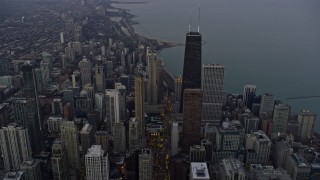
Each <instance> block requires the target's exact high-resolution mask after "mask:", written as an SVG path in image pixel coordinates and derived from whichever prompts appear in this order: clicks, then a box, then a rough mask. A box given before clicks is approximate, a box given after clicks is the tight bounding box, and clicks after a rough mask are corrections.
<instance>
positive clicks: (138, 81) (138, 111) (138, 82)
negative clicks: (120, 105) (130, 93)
mask: <svg viewBox="0 0 320 180" xmlns="http://www.w3.org/2000/svg"><path fill="white" fill-rule="evenodd" d="M134 90H135V93H134V94H135V96H134V102H135V117H136V120H137V121H138V125H139V128H138V137H139V139H140V138H141V139H142V140H144V139H145V119H144V116H145V105H144V93H145V92H144V79H143V77H142V76H141V75H139V76H136V77H135V79H134Z"/></svg>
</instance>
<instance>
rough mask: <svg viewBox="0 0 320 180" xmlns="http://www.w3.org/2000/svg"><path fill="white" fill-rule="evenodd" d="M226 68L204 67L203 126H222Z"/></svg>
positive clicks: (207, 65)
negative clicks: (208, 124)
mask: <svg viewBox="0 0 320 180" xmlns="http://www.w3.org/2000/svg"><path fill="white" fill-rule="evenodd" d="M223 81H224V66H223V65H220V64H205V65H203V66H202V90H203V108H202V124H203V125H204V124H206V123H210V124H211V125H214V126H220V124H221V122H220V121H221V115H222V93H223Z"/></svg>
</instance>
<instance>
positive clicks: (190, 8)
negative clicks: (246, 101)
mask: <svg viewBox="0 0 320 180" xmlns="http://www.w3.org/2000/svg"><path fill="white" fill-rule="evenodd" d="M190 31H191V8H190V10H189V32H190Z"/></svg>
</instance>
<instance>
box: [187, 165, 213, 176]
mask: <svg viewBox="0 0 320 180" xmlns="http://www.w3.org/2000/svg"><path fill="white" fill-rule="evenodd" d="M189 177H190V178H189V179H190V180H210V175H209V171H208V167H207V163H205V162H191V163H190V175H189Z"/></svg>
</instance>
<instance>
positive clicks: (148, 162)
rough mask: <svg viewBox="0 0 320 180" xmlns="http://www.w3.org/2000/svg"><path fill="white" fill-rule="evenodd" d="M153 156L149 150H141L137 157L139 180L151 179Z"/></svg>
mask: <svg viewBox="0 0 320 180" xmlns="http://www.w3.org/2000/svg"><path fill="white" fill-rule="evenodd" d="M152 173H153V156H152V153H151V149H142V152H141V154H140V155H139V180H150V179H152Z"/></svg>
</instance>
